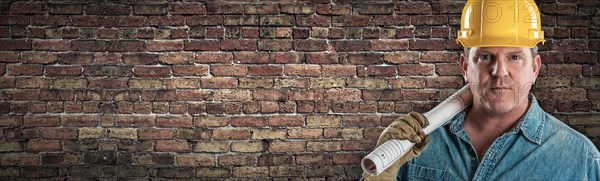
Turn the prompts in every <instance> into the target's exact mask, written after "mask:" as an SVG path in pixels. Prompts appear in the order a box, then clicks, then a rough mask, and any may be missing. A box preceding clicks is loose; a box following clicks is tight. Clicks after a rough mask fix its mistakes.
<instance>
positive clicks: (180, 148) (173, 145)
mask: <svg viewBox="0 0 600 181" xmlns="http://www.w3.org/2000/svg"><path fill="white" fill-rule="evenodd" d="M154 150H155V151H157V152H177V153H187V152H192V145H190V143H189V142H187V141H162V140H158V141H156V146H155V147H154Z"/></svg>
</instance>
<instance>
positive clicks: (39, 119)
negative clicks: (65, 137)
mask: <svg viewBox="0 0 600 181" xmlns="http://www.w3.org/2000/svg"><path fill="white" fill-rule="evenodd" d="M59 125H60V117H58V116H26V117H24V119H23V126H24V127H58V126H59Z"/></svg>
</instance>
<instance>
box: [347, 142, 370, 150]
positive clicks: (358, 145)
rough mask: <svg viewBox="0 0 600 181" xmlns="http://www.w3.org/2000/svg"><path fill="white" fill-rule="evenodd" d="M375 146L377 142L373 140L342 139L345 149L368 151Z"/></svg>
mask: <svg viewBox="0 0 600 181" xmlns="http://www.w3.org/2000/svg"><path fill="white" fill-rule="evenodd" d="M374 147H375V142H373V141H371V140H364V141H354V140H353V141H342V150H344V151H366V150H371V149H373V148H374Z"/></svg>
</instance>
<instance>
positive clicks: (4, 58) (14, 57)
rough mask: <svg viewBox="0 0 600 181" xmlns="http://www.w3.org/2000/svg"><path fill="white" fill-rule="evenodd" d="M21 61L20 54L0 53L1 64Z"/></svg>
mask: <svg viewBox="0 0 600 181" xmlns="http://www.w3.org/2000/svg"><path fill="white" fill-rule="evenodd" d="M19 61H20V54H19V53H18V52H0V63H17V62H19Z"/></svg>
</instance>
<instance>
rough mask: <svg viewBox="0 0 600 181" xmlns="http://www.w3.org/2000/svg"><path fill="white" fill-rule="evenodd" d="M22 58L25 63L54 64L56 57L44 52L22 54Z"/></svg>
mask: <svg viewBox="0 0 600 181" xmlns="http://www.w3.org/2000/svg"><path fill="white" fill-rule="evenodd" d="M22 57H23V60H24V61H23V62H25V63H39V64H51V63H54V62H56V60H57V57H58V56H57V55H56V54H53V53H46V52H23V54H22Z"/></svg>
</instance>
